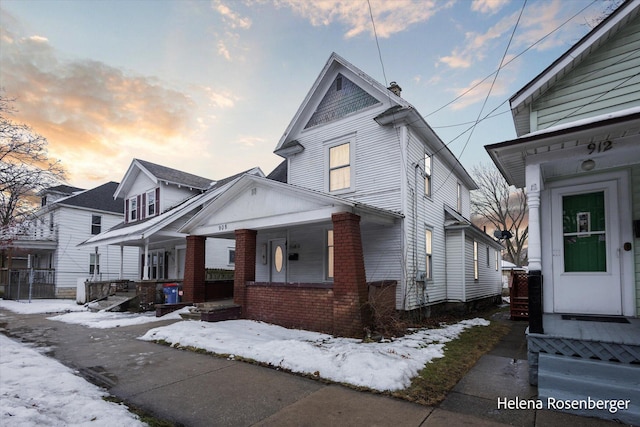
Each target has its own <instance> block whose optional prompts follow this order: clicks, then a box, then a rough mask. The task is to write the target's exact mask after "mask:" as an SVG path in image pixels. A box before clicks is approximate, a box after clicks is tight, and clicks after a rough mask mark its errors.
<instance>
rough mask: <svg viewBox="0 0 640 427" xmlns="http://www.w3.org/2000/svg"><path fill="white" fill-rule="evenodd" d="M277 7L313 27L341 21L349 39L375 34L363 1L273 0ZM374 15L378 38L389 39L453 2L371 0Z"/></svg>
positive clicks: (433, 0)
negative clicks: (287, 9) (286, 10)
mask: <svg viewBox="0 0 640 427" xmlns="http://www.w3.org/2000/svg"><path fill="white" fill-rule="evenodd" d="M274 3H275V4H276V6H279V7H287V8H290V9H291V10H292V11H293V12H294V13H297V14H298V15H300V16H302V17H303V18H305V19H307V20H308V21H309V22H310V23H311V25H314V26H328V25H330V24H332V23H334V22H339V23H341V24H343V25H344V26H346V28H347V30H346V32H345V37H346V38H351V37H355V36H358V35H360V34H362V33H369V34H371V35H373V26H372V23H371V15H370V13H369V6H368V4H367V2H366V1H364V0H360V1H356V0H316V1H308V0H274ZM370 4H371V14H373V20H374V22H375V27H376V33H377V35H378V37H381V38H388V37H391V36H392V35H393V34H395V33H399V32H402V31H404V30H406V29H407V28H408V27H410V26H411V25H413V24H417V23H420V22H426V21H428V20H429V19H430V18H431V17H432V16H434V15H435V14H436V13H437V12H438V11H439V10H441V9H444V8H448V7H451V5H452V4H453V2H451V1H449V2H441V1H437V0H395V1H385V0H371V2H370Z"/></svg>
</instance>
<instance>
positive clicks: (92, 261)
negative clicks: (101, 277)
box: [89, 253, 100, 276]
mask: <svg viewBox="0 0 640 427" xmlns="http://www.w3.org/2000/svg"><path fill="white" fill-rule="evenodd" d="M89 274H91V275H92V276H93V275H94V274H100V254H96V253H92V254H89Z"/></svg>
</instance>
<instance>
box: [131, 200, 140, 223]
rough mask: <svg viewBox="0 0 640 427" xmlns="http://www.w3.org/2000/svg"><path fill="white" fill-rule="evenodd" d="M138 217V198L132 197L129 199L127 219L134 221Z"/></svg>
mask: <svg viewBox="0 0 640 427" xmlns="http://www.w3.org/2000/svg"><path fill="white" fill-rule="evenodd" d="M137 219H138V198H137V197H135V196H134V197H132V198H130V199H129V221H136V220H137Z"/></svg>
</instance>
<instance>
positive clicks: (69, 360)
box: [0, 310, 613, 427]
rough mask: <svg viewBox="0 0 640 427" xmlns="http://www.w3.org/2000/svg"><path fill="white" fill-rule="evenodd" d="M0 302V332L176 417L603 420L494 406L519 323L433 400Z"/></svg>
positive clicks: (360, 421) (341, 421) (511, 371)
mask: <svg viewBox="0 0 640 427" xmlns="http://www.w3.org/2000/svg"><path fill="white" fill-rule="evenodd" d="M47 317H48V315H21V314H15V313H12V312H9V311H5V310H0V331H1V332H4V333H6V334H7V335H9V336H11V337H13V338H15V339H18V340H21V341H24V342H29V343H33V344H35V345H36V346H39V347H45V348H47V349H48V351H47V354H48V355H49V356H51V357H54V358H56V359H58V360H59V361H61V362H62V363H63V364H65V365H67V366H69V367H71V368H73V369H76V370H78V371H79V372H80V373H81V374H82V375H83V376H85V377H86V378H88V379H90V380H91V381H92V382H94V383H96V384H99V385H101V386H104V387H105V388H107V389H108V391H109V392H110V393H111V394H112V395H113V396H116V397H118V398H121V399H123V400H125V401H126V402H127V403H129V404H132V405H135V406H138V407H140V408H143V409H145V410H146V411H147V412H150V413H152V414H154V415H156V416H157V417H159V418H163V419H166V420H169V421H171V422H173V423H175V425H184V426H194V427H195V426H250V425H259V426H335V425H341V426H394V427H399V426H440V425H448V426H453V425H469V426H493V425H505V424H511V425H520V426H550V425H551V426H553V425H562V426H564V427H570V426H588V425H594V426H595V425H608V424H613V423H607V422H605V421H601V420H594V419H589V418H582V417H577V416H573V415H568V414H561V413H554V412H550V411H543V410H541V411H533V410H532V411H508V410H498V409H497V398H498V397H511V398H513V397H515V396H518V397H520V398H531V397H534V396H535V395H536V393H537V392H536V389H535V388H532V387H529V385H528V383H527V381H526V379H527V367H526V348H525V340H524V328H525V327H526V325H525V324H523V323H512V329H511V333H510V334H509V335H508V336H507V337H506V338H505V339H504V340H503V341H502V342H501V343H500V344H499V345H498V346H497V347H496V348H495V349H494V350H493V351H492V352H491V353H490V354H487V355H485V356H483V357H482V358H481V359H480V361H479V362H478V364H477V365H476V366H475V367H474V368H473V369H472V370H471V371H470V372H469V373H468V374H467V375H466V376H465V377H464V378H463V379H462V380H461V381H460V382H459V383H458V384H457V385H456V387H455V388H454V389H453V390H452V392H451V393H450V394H449V396H448V397H447V398H446V399H445V401H444V402H442V404H441V405H439V407H437V408H433V407H426V406H422V405H418V404H413V403H410V402H406V401H403V400H398V399H394V398H390V397H386V396H382V395H379V394H374V393H367V392H359V391H355V390H352V389H349V388H346V387H343V386H339V385H329V384H325V383H322V382H319V381H314V380H311V379H308V378H304V377H300V376H297V375H293V374H288V373H284V372H280V371H277V370H274V369H269V368H264V367H260V366H256V365H251V364H249V363H243V362H239V361H233V360H226V359H222V358H218V357H213V356H210V355H206V354H199V353H195V352H189V351H183V350H177V349H173V348H170V347H166V346H162V345H158V344H154V343H150V342H146V341H140V340H138V339H137V337H139V336H142V335H143V334H144V333H145V332H146V331H147V330H149V329H151V328H154V327H158V326H163V325H166V324H168V323H171V322H170V321H169V322H158V323H154V324H151V325H148V324H147V325H140V326H129V327H122V328H113V329H89V328H86V327H83V326H78V325H70V324H66V323H61V322H55V321H50V320H47V319H46V318H47Z"/></svg>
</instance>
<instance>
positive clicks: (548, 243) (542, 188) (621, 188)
mask: <svg viewBox="0 0 640 427" xmlns="http://www.w3.org/2000/svg"><path fill="white" fill-rule="evenodd" d="M638 52H640V1H638V0H632V1H627V2H624V3H623V4H622V5H621V6H620V7H619V8H618V9H617V10H616V11H614V12H613V13H612V14H611V15H610V16H609V17H607V18H606V19H605V20H604V21H602V22H601V23H600V24H599V25H598V26H597V27H595V28H594V29H593V30H592V31H591V32H590V33H589V34H587V35H586V36H585V37H584V38H583V39H581V40H580V41H578V43H576V44H575V45H574V46H573V47H571V49H569V50H568V51H567V52H566V53H565V54H564V55H562V56H561V57H560V58H558V59H557V60H556V61H555V62H554V63H553V64H551V65H550V66H549V67H548V68H547V69H546V70H544V71H543V72H542V73H541V74H540V75H538V76H537V77H536V78H535V79H533V80H532V81H531V82H529V83H528V84H527V85H526V86H525V87H523V88H522V89H521V90H520V91H519V92H518V93H516V94H515V95H514V96H513V97H512V98H511V100H510V103H511V110H512V114H513V120H514V123H515V127H516V131H517V134H518V138H516V139H514V140H511V141H504V142H500V143H497V144H493V145H489V146H487V147H486V149H487V151H488V152H489V154H490V155H491V157H492V159H493V161H494V162H495V163H496V165H497V166H498V168H499V169H500V171H501V172H502V174H503V175H504V177H505V178H506V180H507V182H508V183H509V184H512V185H515V186H516V187H520V188H522V187H524V188H526V190H527V199H528V206H529V330H528V332H529V333H528V336H527V340H528V350H529V365H530V380H531V383H532V384H538V392H539V393H538V394H539V396H540V397H541V398H544V399H546V398H547V397H558V398H559V397H561V398H562V399H572V400H580V399H586V398H588V397H589V396H591V397H592V398H599V399H608V398H609V399H622V400H625V399H628V400H629V402H630V405H627V407H626V408H625V409H624V410H619V411H615V413H614V412H612V411H607V410H603V411H597V410H592V409H589V408H587V409H584V408H581V409H582V410H581V411H579V412H581V413H583V414H585V415H588V416H599V417H603V418H611V419H616V420H620V421H621V422H623V423H625V424H633V425H640V394H639V392H638V390H640V319H638V315H639V313H640V249H639V246H640V77H639V75H640V74H639V71H640V55H639V54H638Z"/></svg>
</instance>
